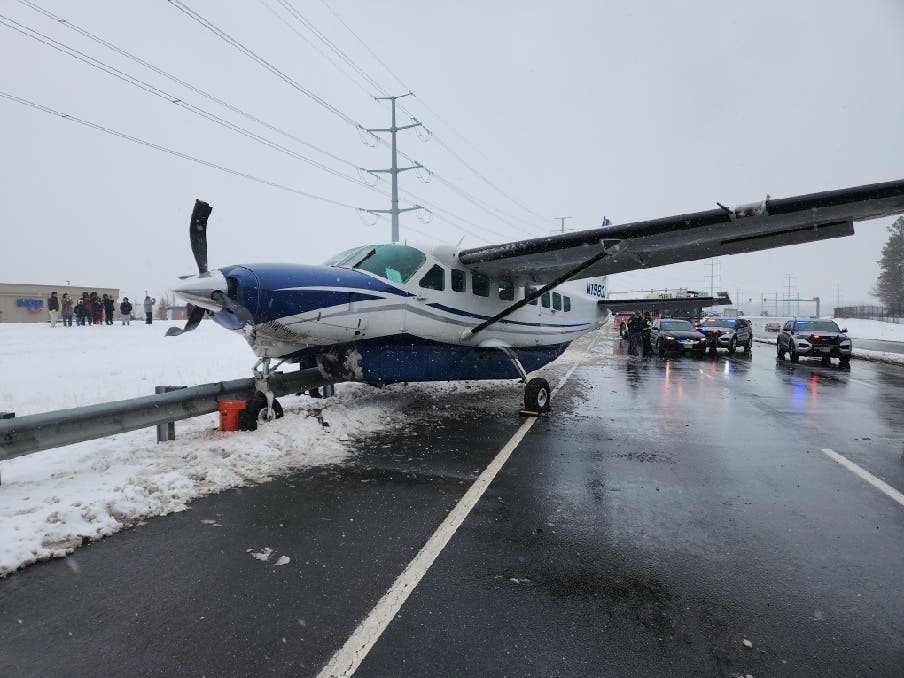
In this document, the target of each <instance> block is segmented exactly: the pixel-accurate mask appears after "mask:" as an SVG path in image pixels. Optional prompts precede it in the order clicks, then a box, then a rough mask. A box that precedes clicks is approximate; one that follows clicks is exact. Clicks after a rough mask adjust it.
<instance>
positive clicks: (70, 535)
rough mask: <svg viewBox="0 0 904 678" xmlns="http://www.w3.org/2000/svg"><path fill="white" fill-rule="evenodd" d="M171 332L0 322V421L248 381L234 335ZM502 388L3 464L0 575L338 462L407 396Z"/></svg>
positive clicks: (193, 428) (180, 426) (392, 392)
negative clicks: (217, 496)
mask: <svg viewBox="0 0 904 678" xmlns="http://www.w3.org/2000/svg"><path fill="white" fill-rule="evenodd" d="M173 324H175V323H154V324H153V325H144V324H139V325H135V324H133V325H131V326H128V327H123V326H121V325H114V326H112V327H109V326H93V327H72V328H64V327H61V326H58V327H56V328H50V327H49V326H47V325H44V324H0V375H2V382H0V411H12V412H15V413H16V414H17V415H18V416H22V415H26V414H33V413H36V412H44V411H49V410H54V409H62V408H70V407H78V406H82V405H88V404H92V403H98V402H107V401H111V400H121V399H126V398H132V397H137V396H142V395H148V394H152V393H153V392H154V386H157V385H186V386H192V385H195V384H201V383H208V382H215V381H222V380H225V379H236V378H243V377H249V376H251V375H250V367H251V365H252V364H253V362H254V357H253V354H252V353H251V350H250V349H249V348H248V346H247V345H246V344H245V342H244V340H243V339H242V338H241V337H240V336H238V335H235V334H233V333H231V332H226V331H224V330H223V329H222V328H220V327H217V326H215V325H214V324H213V323H210V322H204V323H202V324H201V326H200V327H199V328H198V329H197V330H196V331H195V332H191V333H189V334H186V335H183V336H181V337H174V338H166V339H164V337H163V334H164V332H165V331H166V329H167V327H169V326H170V325H173ZM503 384H505V388H508V389H511V381H509V382H474V383H469V384H464V383H461V382H459V383H449V384H422V385H414V386H407V387H406V386H402V385H398V386H395V387H393V386H390V387H387V388H385V389H379V390H378V389H374V388H372V387H369V386H366V385H363V384H341V385H339V386H338V387H337V395H336V397H335V398H329V399H325V400H314V399H311V398H308V397H306V396H289V397H285V398H280V402H281V403H282V404H283V406H284V408H285V413H286V414H285V417H284V418H282V419H279V420H277V421H275V422H272V423H270V424H267V425H266V426H262V427H261V428H260V429H259V430H258V431H255V432H235V433H225V432H221V431H219V430H217V426H218V423H219V421H218V417H217V415H215V414H211V415H206V416H203V417H197V418H195V419H189V420H185V421H181V422H177V423H176V440H174V441H170V442H167V443H163V444H157V443H156V431H155V429H153V428H150V429H143V430H139V431H133V432H131V433H124V434H120V435H115V436H112V437H109V438H103V439H100V440H94V441H88V442H84V443H79V444H77V445H70V446H67V447H63V448H58V449H54V450H46V451H43V452H37V453H34V454H30V455H26V456H22V457H17V458H15V459H10V460H7V461H2V462H0V481H2V484H0V576H3V575H6V574H9V573H10V572H13V571H15V570H16V569H18V568H20V567H22V566H25V565H28V564H31V563H33V562H35V561H37V560H44V559H48V558H54V557H62V556H64V555H66V554H67V553H71V552H72V551H73V550H74V549H75V548H77V547H78V546H80V545H81V544H82V543H83V542H84V541H90V540H96V539H99V538H101V537H104V536H107V535H111V534H113V533H115V532H118V531H119V530H121V529H123V528H124V527H127V526H130V525H134V524H137V523H140V522H141V521H142V520H144V519H146V518H148V517H151V516H159V515H165V514H167V513H171V512H174V511H183V510H185V509H186V508H188V505H189V503H190V502H191V501H192V500H194V499H197V498H198V497H202V496H205V495H208V494H212V493H217V492H222V491H223V490H226V489H230V488H234V487H239V486H242V485H246V484H249V483H260V482H264V481H266V480H267V479H269V478H271V477H273V476H275V475H278V474H283V473H286V472H289V471H292V470H295V469H300V468H304V467H306V466H311V465H321V464H335V463H340V462H342V461H343V460H345V459H347V458H348V456H349V454H350V451H349V445H351V444H353V443H354V439H355V437H356V436H358V435H363V434H372V433H373V432H375V431H380V430H383V429H386V428H387V427H391V426H396V425H403V424H404V423H405V418H404V417H405V415H404V412H405V411H406V409H407V405H408V403H409V402H410V401H412V400H413V399H414V398H423V397H425V396H426V397H437V398H438V399H441V398H444V397H448V396H449V395H450V394H451V393H455V392H459V391H462V389H468V392H469V393H470V394H473V395H477V394H480V393H482V392H485V394H486V395H487V396H488V397H487V398H486V399H485V400H486V401H493V400H494V398H493V397H491V396H492V395H493V391H494V390H496V391H498V390H499V389H500V388H503V386H502V385H503Z"/></svg>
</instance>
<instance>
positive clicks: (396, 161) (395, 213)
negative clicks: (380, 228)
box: [365, 92, 423, 242]
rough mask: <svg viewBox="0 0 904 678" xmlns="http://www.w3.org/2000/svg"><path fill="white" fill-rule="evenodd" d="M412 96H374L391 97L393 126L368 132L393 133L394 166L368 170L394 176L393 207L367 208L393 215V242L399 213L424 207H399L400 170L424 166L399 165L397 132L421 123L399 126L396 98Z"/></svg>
mask: <svg viewBox="0 0 904 678" xmlns="http://www.w3.org/2000/svg"><path fill="white" fill-rule="evenodd" d="M407 96H411V92H408V94H400V95H398V96H392V97H374V99H376V100H377V101H381V100H386V99H389V100H390V101H392V126H391V127H389V128H385V129H369V130H367V131H368V132H389V133H390V134H391V135H392V167H391V168H390V169H377V170H367V171H368V172H372V173H377V172H384V173H387V174H390V175H391V176H392V209H388V210H365V211H366V212H369V213H371V214H391V215H392V242H398V241H399V214H401V213H402V212H410V211H412V210H419V209H423V208H422V207H421V206H420V205H414V206H413V207H404V208H402V209H399V172H405V171H407V170H412V169H419V168H422V167H423V165H421V164H420V163H415V164H414V165H412V166H411V167H399V157H398V149H397V147H396V132H398V131H400V130H403V129H411V128H412V127H420V126H421V123H419V122H417V121H415V122H413V123H412V124H410V125H402V126H401V127H399V126H398V125H396V99H401V98H402V97H407Z"/></svg>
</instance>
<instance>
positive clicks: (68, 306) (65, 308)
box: [60, 292, 75, 327]
mask: <svg viewBox="0 0 904 678" xmlns="http://www.w3.org/2000/svg"><path fill="white" fill-rule="evenodd" d="M74 310H75V306H73V304H72V295H71V294H69V292H63V304H62V307H61V309H60V311H61V315H62V316H63V327H72V312H73V311H74Z"/></svg>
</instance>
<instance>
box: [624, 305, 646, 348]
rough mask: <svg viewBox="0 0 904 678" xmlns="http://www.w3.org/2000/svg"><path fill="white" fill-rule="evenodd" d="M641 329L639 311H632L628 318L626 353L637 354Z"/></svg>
mask: <svg viewBox="0 0 904 678" xmlns="http://www.w3.org/2000/svg"><path fill="white" fill-rule="evenodd" d="M642 331H643V317H642V316H641V315H640V311H634V313H633V314H632V315H631V318H630V320H628V355H637V347H638V345H639V344H640V334H641V332H642Z"/></svg>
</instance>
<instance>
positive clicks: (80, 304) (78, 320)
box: [75, 299, 88, 326]
mask: <svg viewBox="0 0 904 678" xmlns="http://www.w3.org/2000/svg"><path fill="white" fill-rule="evenodd" d="M86 317H88V311H87V310H86V309H85V301H84V300H83V299H79V300H78V301H77V302H76V303H75V324H76V325H77V326H81V325H84V324H85V318H86Z"/></svg>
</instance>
